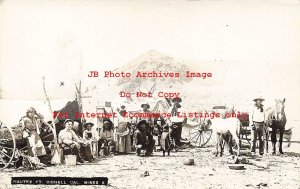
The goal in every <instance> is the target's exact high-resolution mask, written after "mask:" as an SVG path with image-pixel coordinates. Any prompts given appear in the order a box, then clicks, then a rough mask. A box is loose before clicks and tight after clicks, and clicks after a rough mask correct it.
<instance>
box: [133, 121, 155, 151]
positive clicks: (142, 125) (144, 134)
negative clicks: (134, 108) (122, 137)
mask: <svg viewBox="0 0 300 189" xmlns="http://www.w3.org/2000/svg"><path fill="white" fill-rule="evenodd" d="M147 126H148V123H147V121H146V120H142V121H140V122H139V123H138V124H137V126H136V128H137V131H136V132H135V146H136V153H137V155H138V156H139V155H140V154H141V151H142V150H146V153H145V156H150V155H151V154H152V152H153V148H154V146H155V140H154V139H153V136H152V134H151V133H150V132H149V130H148V129H147Z"/></svg>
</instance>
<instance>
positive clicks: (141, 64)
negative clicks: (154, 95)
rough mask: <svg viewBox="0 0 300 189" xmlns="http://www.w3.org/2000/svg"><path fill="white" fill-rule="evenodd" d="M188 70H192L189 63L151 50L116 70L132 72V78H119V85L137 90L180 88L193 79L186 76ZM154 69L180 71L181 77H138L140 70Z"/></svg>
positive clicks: (151, 70) (164, 71)
mask: <svg viewBox="0 0 300 189" xmlns="http://www.w3.org/2000/svg"><path fill="white" fill-rule="evenodd" d="M187 70H191V68H190V67H189V66H188V65H187V64H183V63H180V62H178V61H176V60H175V59H173V58H172V57H170V56H168V55H166V54H164V53H161V52H158V51H155V50H151V51H148V52H146V53H145V54H143V55H141V56H139V57H138V58H136V59H135V60H133V61H131V62H129V63H127V64H126V65H124V66H122V67H120V68H118V69H116V70H114V71H116V72H121V71H123V72H128V73H131V74H132V77H131V78H119V79H118V81H117V85H118V86H120V87H121V89H123V90H124V91H130V92H136V91H144V90H149V91H150V90H152V91H156V90H158V89H170V88H180V87H182V85H184V84H185V83H188V82H189V81H191V80H192V79H191V78H186V77H185V76H184V75H185V72H186V71H187ZM153 71H154V72H156V73H160V72H161V73H179V74H180V77H174V78H172V77H146V78H143V77H136V75H137V73H138V72H153Z"/></svg>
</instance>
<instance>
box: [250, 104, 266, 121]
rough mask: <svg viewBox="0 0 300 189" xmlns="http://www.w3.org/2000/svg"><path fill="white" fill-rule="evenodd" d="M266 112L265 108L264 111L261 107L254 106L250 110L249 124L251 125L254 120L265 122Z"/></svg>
mask: <svg viewBox="0 0 300 189" xmlns="http://www.w3.org/2000/svg"><path fill="white" fill-rule="evenodd" d="M265 118H266V112H265V109H264V108H263V111H262V112H261V111H260V108H258V107H257V106H254V107H253V108H252V110H251V111H250V112H249V124H250V125H251V124H252V123H253V122H265V120H266V119H265Z"/></svg>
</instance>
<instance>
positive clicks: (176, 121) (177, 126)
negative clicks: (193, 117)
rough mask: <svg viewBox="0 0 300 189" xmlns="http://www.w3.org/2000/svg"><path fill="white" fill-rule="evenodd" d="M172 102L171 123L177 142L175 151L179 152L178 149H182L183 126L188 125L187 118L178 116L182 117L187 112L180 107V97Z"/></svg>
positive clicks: (170, 110)
mask: <svg viewBox="0 0 300 189" xmlns="http://www.w3.org/2000/svg"><path fill="white" fill-rule="evenodd" d="M172 102H173V106H172V107H170V108H169V110H168V113H170V114H171V117H170V119H169V121H170V122H171V125H172V130H173V136H172V138H174V140H175V145H176V146H175V150H176V151H178V149H179V148H180V139H181V132H182V126H183V125H184V124H186V122H187V118H184V117H182V116H180V117H179V116H178V113H179V114H180V115H183V114H184V113H185V110H184V109H183V108H182V107H181V105H180V103H181V102H182V99H181V98H180V97H176V98H173V99H172Z"/></svg>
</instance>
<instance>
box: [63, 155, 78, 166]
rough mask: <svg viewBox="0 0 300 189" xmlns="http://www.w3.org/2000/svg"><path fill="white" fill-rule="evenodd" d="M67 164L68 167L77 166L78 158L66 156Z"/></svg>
mask: <svg viewBox="0 0 300 189" xmlns="http://www.w3.org/2000/svg"><path fill="white" fill-rule="evenodd" d="M65 162H66V165H69V166H74V165H76V156H75V155H66V156H65Z"/></svg>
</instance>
